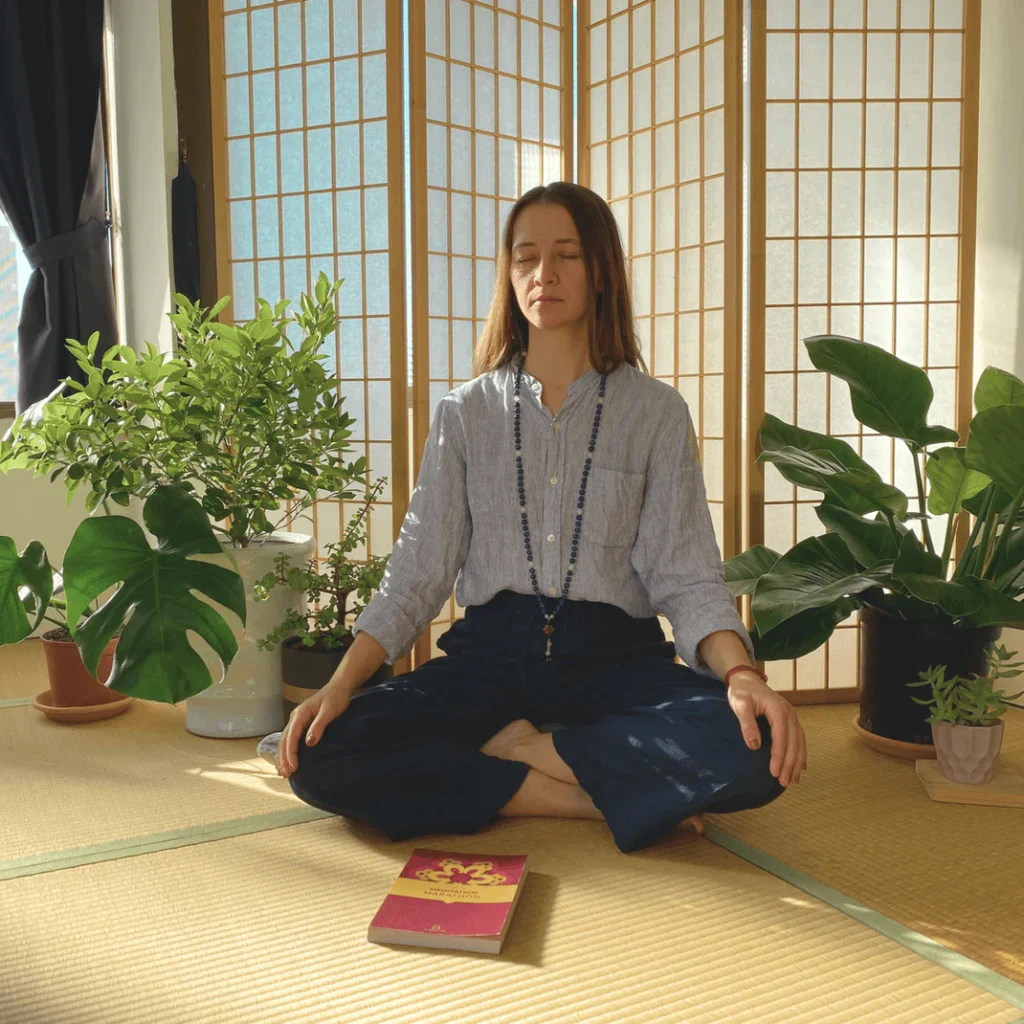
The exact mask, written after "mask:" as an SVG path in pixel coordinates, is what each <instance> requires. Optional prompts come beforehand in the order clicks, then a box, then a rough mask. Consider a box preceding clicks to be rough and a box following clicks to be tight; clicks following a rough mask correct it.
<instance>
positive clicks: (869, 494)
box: [757, 445, 907, 516]
mask: <svg viewBox="0 0 1024 1024" xmlns="http://www.w3.org/2000/svg"><path fill="white" fill-rule="evenodd" d="M757 461H758V462H771V463H774V464H775V465H776V466H777V467H778V469H779V472H780V473H782V475H783V476H784V477H785V478H786V479H787V480H788V481H789V482H790V483H793V484H796V485H797V486H798V487H807V488H809V489H811V490H814V491H821V492H822V494H824V496H825V500H826V501H827V502H829V503H830V504H833V505H841V506H842V507H843V508H849V509H851V510H852V511H854V512H858V513H864V512H874V511H876V510H878V511H881V510H883V509H885V510H888V511H890V512H892V513H894V514H895V515H897V516H903V515H905V514H906V511H907V496H906V495H905V494H904V493H903V492H902V491H901V490H900V489H899V488H898V487H893V486H892V485H891V484H887V483H884V482H883V481H882V480H881V479H879V477H878V474H877V473H876V472H875V471H874V470H873V469H871V467H870V466H869V467H868V469H867V470H863V469H846V468H844V466H843V464H842V463H841V462H840V461H839V459H838V458H836V456H835V455H834V454H833V453H832V452H830V451H826V450H816V451H805V450H803V449H800V448H795V447H793V446H791V445H785V446H783V447H781V448H775V449H770V450H766V451H764V452H762V453H761V455H760V456H758V460H757Z"/></svg>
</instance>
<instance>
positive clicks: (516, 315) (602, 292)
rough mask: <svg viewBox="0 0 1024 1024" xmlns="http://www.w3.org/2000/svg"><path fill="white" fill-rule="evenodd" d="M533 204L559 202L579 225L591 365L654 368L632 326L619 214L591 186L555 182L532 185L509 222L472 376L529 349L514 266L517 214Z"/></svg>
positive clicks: (610, 370) (503, 235) (492, 368)
mask: <svg viewBox="0 0 1024 1024" xmlns="http://www.w3.org/2000/svg"><path fill="white" fill-rule="evenodd" d="M531 203H557V204H558V205H559V206H563V207H565V209H566V210H568V212H569V216H570V217H572V220H573V223H574V224H575V225H576V232H577V234H578V235H579V239H580V250H581V252H582V254H583V258H584V261H585V264H586V269H587V289H588V302H587V336H588V339H589V344H590V363H591V365H592V366H593V367H594V368H595V369H598V370H602V371H603V372H606V373H611V372H612V371H613V370H616V369H618V367H619V366H620V365H621V364H622V363H624V362H625V363H629V364H630V366H638V367H639V368H640V369H642V370H643V371H644V373H649V372H650V371H649V370H648V369H647V364H646V363H645V362H644V359H643V356H642V355H641V354H640V346H639V344H638V342H637V337H636V331H635V329H634V327H633V303H632V300H631V298H630V288H629V278H628V276H627V274H626V260H625V256H624V255H623V251H622V240H621V238H620V237H619V226H618V224H616V222H615V215H614V214H613V213H612V211H611V210H610V209H609V207H608V204H607V203H606V202H605V201H604V200H603V199H602V198H601V197H600V196H599V195H598V194H597V193H596V192H591V190H590V189H589V188H584V187H583V186H582V185H575V184H573V183H572V182H568V181H555V182H552V183H551V184H550V185H538V186H537V187H536V188H532V189H530V191H529V192H527V193H525V194H524V195H523V196H522V197H521V198H520V199H519V201H518V202H517V203H516V204H515V206H513V207H512V210H511V211H510V212H509V215H508V218H507V219H506V221H505V229H504V231H503V232H502V241H501V252H500V253H499V254H498V266H497V269H496V271H495V280H494V298H493V299H492V300H491V310H490V313H488V315H487V322H486V324H484V329H483V331H482V332H481V334H480V339H479V340H478V341H477V344H476V348H475V350H474V352H473V376H474V377H478V376H480V374H483V373H489V372H490V371H491V370H496V369H498V367H500V366H504V365H505V364H506V363H508V362H510V361H511V360H512V359H514V358H515V357H516V356H517V355H518V354H519V353H520V352H525V351H526V348H527V345H528V342H529V337H530V325H529V323H528V322H527V319H526V317H525V316H523V312H522V310H521V309H520V308H519V302H518V300H517V299H516V295H515V292H514V291H513V289H512V282H511V280H510V279H509V266H510V264H511V259H512V229H513V228H514V227H515V222H516V217H518V216H519V214H520V213H521V212H522V211H523V210H524V209H525V208H526V207H527V206H529V205H530V204H531Z"/></svg>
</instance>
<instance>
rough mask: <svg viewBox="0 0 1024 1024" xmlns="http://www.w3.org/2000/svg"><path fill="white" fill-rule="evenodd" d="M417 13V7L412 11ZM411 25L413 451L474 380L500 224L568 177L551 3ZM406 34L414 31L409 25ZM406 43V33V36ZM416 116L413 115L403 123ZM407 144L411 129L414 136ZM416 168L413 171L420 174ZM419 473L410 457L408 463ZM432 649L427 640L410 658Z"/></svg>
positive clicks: (464, 2) (493, 6) (432, 10)
mask: <svg viewBox="0 0 1024 1024" xmlns="http://www.w3.org/2000/svg"><path fill="white" fill-rule="evenodd" d="M417 3H418V4H419V6H418V7H417V6H416V4H417ZM410 6H411V7H412V8H413V9H412V10H411V11H410V16H411V18H412V19H413V21H412V24H413V25H414V26H415V24H416V19H418V18H422V19H423V21H422V25H423V34H424V43H425V47H424V49H425V54H423V55H421V56H418V55H417V54H416V53H413V54H412V55H411V56H412V61H413V68H412V74H413V79H414V80H415V79H416V76H417V74H418V71H417V67H416V64H417V61H418V60H422V61H423V66H422V72H423V80H424V81H425V86H426V94H425V104H424V106H425V121H426V124H425V136H426V147H425V152H422V153H420V152H417V151H415V149H414V152H413V154H412V160H413V170H412V188H413V210H414V212H413V216H414V218H415V217H416V215H417V214H416V210H417V208H420V207H422V209H423V211H424V216H425V219H426V232H425V235H426V250H425V251H421V250H420V249H419V248H418V247H417V242H416V240H415V236H414V242H413V245H414V248H413V293H414V294H413V308H414V309H416V308H417V293H418V291H419V290H422V291H425V292H426V303H425V309H426V317H425V318H424V320H423V321H417V322H416V323H415V324H414V329H413V337H414V339H415V344H417V345H423V346H424V347H425V348H426V349H427V355H426V359H425V365H426V367H427V374H426V375H425V376H422V377H420V376H418V377H417V378H416V379H414V382H413V389H414V392H415V394H416V395H417V396H418V398H419V399H420V402H421V404H419V405H417V407H416V408H417V409H418V410H419V415H418V416H417V419H416V423H415V434H414V438H415V443H414V449H415V452H416V453H419V452H421V451H422V447H423V443H424V441H425V438H426V434H427V431H428V429H429V426H430V422H431V420H432V419H433V416H434V413H435V410H436V408H437V403H438V402H439V401H440V400H441V398H443V397H444V395H445V394H447V393H448V392H449V391H450V390H451V389H452V388H453V387H455V386H456V385H457V384H459V383H461V382H462V381H466V380H469V379H470V378H471V377H472V376H473V348H474V344H475V342H476V339H477V338H478V336H479V334H480V331H481V329H482V327H483V323H484V321H485V319H486V317H487V314H488V310H489V308H490V305H491V300H492V296H493V293H494V286H495V270H496V265H497V254H498V247H499V245H500V244H501V237H502V230H503V228H504V223H505V218H506V216H507V214H508V212H509V210H510V209H511V208H512V206H513V204H514V203H515V201H516V200H517V199H518V198H519V197H520V196H521V195H522V194H523V193H524V192H526V191H528V190H529V189H531V188H533V187H535V186H537V185H541V184H547V183H549V182H552V181H558V180H561V179H565V178H570V177H571V176H572V174H571V168H569V169H565V168H564V167H563V145H562V139H563V132H564V130H565V129H566V128H568V127H569V126H568V125H566V124H564V123H563V96H564V90H565V88H569V89H571V88H572V85H571V82H568V83H567V82H564V81H563V70H562V60H563V54H564V51H565V48H567V47H568V48H571V46H572V35H571V32H572V26H571V24H566V25H563V24H562V4H561V3H560V2H557V0H532V2H531V0H521V2H518V3H517V2H512V0H501V2H497V3H495V2H494V0H491V2H484V0H479V2H473V0H411V4H410ZM414 32H415V28H414ZM414 38H415V36H414ZM418 116H420V115H419V113H418V111H417V110H416V108H414V109H413V117H414V118H415V117H418ZM412 137H413V140H414V141H413V145H414V147H415V146H416V142H415V140H416V137H417V130H416V125H414V127H413V136H412ZM420 169H422V170H420ZM415 461H416V464H417V465H418V454H417V457H416V459H415ZM458 614H460V609H458V608H457V606H456V604H455V601H454V598H452V599H450V600H449V601H448V602H447V604H446V605H445V607H444V608H442V610H441V613H440V614H439V616H438V617H437V619H435V621H434V625H433V626H432V631H431V637H432V638H434V639H436V637H437V636H438V635H440V633H442V632H444V629H446V628H447V624H449V623H450V622H451V621H452V620H453V619H454V618H455V617H456V616H457V615H458ZM430 651H432V652H433V654H436V653H437V651H436V649H435V648H433V646H432V644H431V645H428V644H427V643H426V641H424V642H423V644H422V645H421V647H420V648H418V656H417V659H418V660H420V659H425V658H426V657H429V656H430V653H429V652H430Z"/></svg>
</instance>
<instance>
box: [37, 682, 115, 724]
mask: <svg viewBox="0 0 1024 1024" xmlns="http://www.w3.org/2000/svg"><path fill="white" fill-rule="evenodd" d="M52 700H53V695H52V694H51V693H50V691H49V690H43V692H42V693H41V694H39V696H37V697H36V698H35V700H33V701H32V707H34V708H36V709H37V710H38V711H42V713H43V714H44V715H46V716H47V718H52V719H53V720H54V721H55V722H98V721H99V720H100V719H101V718H116V717H117V716H118V715H120V714H123V713H124V712H125V711H127V710H128V709H129V708H130V707H131V706H132V704H133V703H135V698H134V697H123V698H121V700H114V701H108V702H107V703H105V704H85V705H82V706H81V707H74V708H60V707H57V706H56V705H55V704H52V703H51V701H52Z"/></svg>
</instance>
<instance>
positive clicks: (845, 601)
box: [751, 597, 861, 661]
mask: <svg viewBox="0 0 1024 1024" xmlns="http://www.w3.org/2000/svg"><path fill="white" fill-rule="evenodd" d="M860 605H861V602H860V601H858V600H857V598H855V597H843V598H840V600H838V601H835V602H834V603H833V604H830V605H826V606H825V607H824V608H808V609H807V611H803V612H799V613H798V614H796V615H794V616H793V617H792V618H789V619H786V621H785V622H781V623H779V625H778V626H776V627H775V628H774V629H772V630H770V631H769V632H767V633H765V634H764V635H762V634H761V633H759V632H757V630H754V632H753V633H752V634H751V639H752V640H753V641H754V656H755V657H756V658H759V659H761V660H763V661H782V660H785V659H788V658H802V657H803V656H804V655H805V654H810V653H811V651H816V650H817V649H818V648H819V647H820V646H821V645H822V644H823V643H824V642H825V641H826V640H827V639H828V638H829V637H830V636H831V635H832V633H833V632H834V631H835V628H836V626H837V625H838V624H839V623H840V622H842V621H843V619H845V618H847V617H848V616H849V615H850V614H851V613H852V612H854V611H856V609H857V608H859V607H860Z"/></svg>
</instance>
